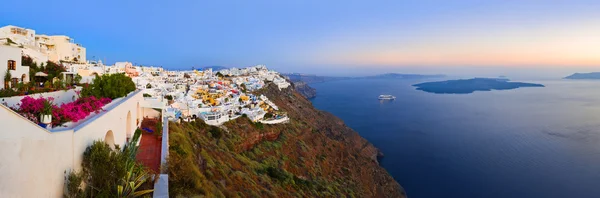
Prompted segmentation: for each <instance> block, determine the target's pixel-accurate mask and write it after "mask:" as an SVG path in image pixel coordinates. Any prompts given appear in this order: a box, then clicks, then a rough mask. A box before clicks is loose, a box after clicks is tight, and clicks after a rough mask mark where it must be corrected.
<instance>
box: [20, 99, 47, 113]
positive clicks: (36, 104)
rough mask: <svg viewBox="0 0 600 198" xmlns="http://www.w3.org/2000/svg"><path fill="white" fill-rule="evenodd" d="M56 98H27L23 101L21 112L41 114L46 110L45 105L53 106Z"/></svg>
mask: <svg viewBox="0 0 600 198" xmlns="http://www.w3.org/2000/svg"><path fill="white" fill-rule="evenodd" d="M53 101H54V98H52V97H49V98H38V99H34V98H32V97H29V96H26V97H24V98H23V99H21V106H20V109H19V112H22V113H31V114H35V115H37V114H40V113H41V112H42V111H43V110H44V104H46V105H47V104H48V103H49V104H52V102H53Z"/></svg>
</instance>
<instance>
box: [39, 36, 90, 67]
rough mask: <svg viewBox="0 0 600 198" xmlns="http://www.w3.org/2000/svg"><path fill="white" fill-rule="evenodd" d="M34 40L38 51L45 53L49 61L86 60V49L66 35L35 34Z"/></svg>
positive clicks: (83, 61) (79, 61)
mask: <svg viewBox="0 0 600 198" xmlns="http://www.w3.org/2000/svg"><path fill="white" fill-rule="evenodd" d="M35 41H36V43H37V48H38V49H39V50H40V52H42V53H46V55H47V56H48V59H49V60H51V61H54V62H60V61H65V62H75V63H85V62H86V61H87V59H86V49H85V48H84V47H83V46H81V45H80V44H77V43H75V42H74V40H73V39H72V38H70V37H68V36H64V35H57V36H47V35H36V36H35Z"/></svg>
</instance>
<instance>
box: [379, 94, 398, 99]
mask: <svg viewBox="0 0 600 198" xmlns="http://www.w3.org/2000/svg"><path fill="white" fill-rule="evenodd" d="M394 99H396V96H392V95H379V100H394Z"/></svg>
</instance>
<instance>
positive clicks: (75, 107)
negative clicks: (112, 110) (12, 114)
mask: <svg viewBox="0 0 600 198" xmlns="http://www.w3.org/2000/svg"><path fill="white" fill-rule="evenodd" d="M53 101H54V98H52V97H49V98H38V99H34V98H32V97H29V96H27V97H24V98H23V99H21V105H20V107H19V109H17V112H19V113H20V114H21V115H23V116H24V117H26V118H27V119H29V120H31V121H33V122H36V123H38V117H39V116H40V114H41V113H44V111H46V112H47V111H48V109H47V108H48V105H50V107H51V109H52V111H51V112H52V124H53V125H54V126H59V125H61V124H63V123H66V122H70V121H73V122H77V121H80V120H82V119H84V118H86V117H87V116H89V115H90V114H91V113H92V112H95V113H98V112H100V110H102V107H103V106H104V105H106V104H108V103H110V102H111V101H112V100H111V99H110V98H100V99H98V98H96V97H94V96H90V97H84V98H79V99H77V100H76V101H74V102H71V103H66V104H62V105H61V106H60V107H58V106H56V105H53V104H52V102H53ZM45 107H46V110H44V108H45Z"/></svg>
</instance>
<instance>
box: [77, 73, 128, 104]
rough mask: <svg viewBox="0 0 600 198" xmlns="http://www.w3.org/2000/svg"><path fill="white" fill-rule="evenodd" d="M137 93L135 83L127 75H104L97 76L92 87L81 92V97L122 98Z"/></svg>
mask: <svg viewBox="0 0 600 198" xmlns="http://www.w3.org/2000/svg"><path fill="white" fill-rule="evenodd" d="M132 91H135V83H133V81H132V80H131V78H129V77H128V76H126V75H125V74H104V75H102V76H97V77H96V78H95V79H94V81H93V82H92V84H91V85H88V86H85V87H84V88H83V89H82V90H81V96H83V97H88V96H95V97H97V98H110V99H115V98H120V97H124V96H126V95H127V94H129V93H131V92H132Z"/></svg>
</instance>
